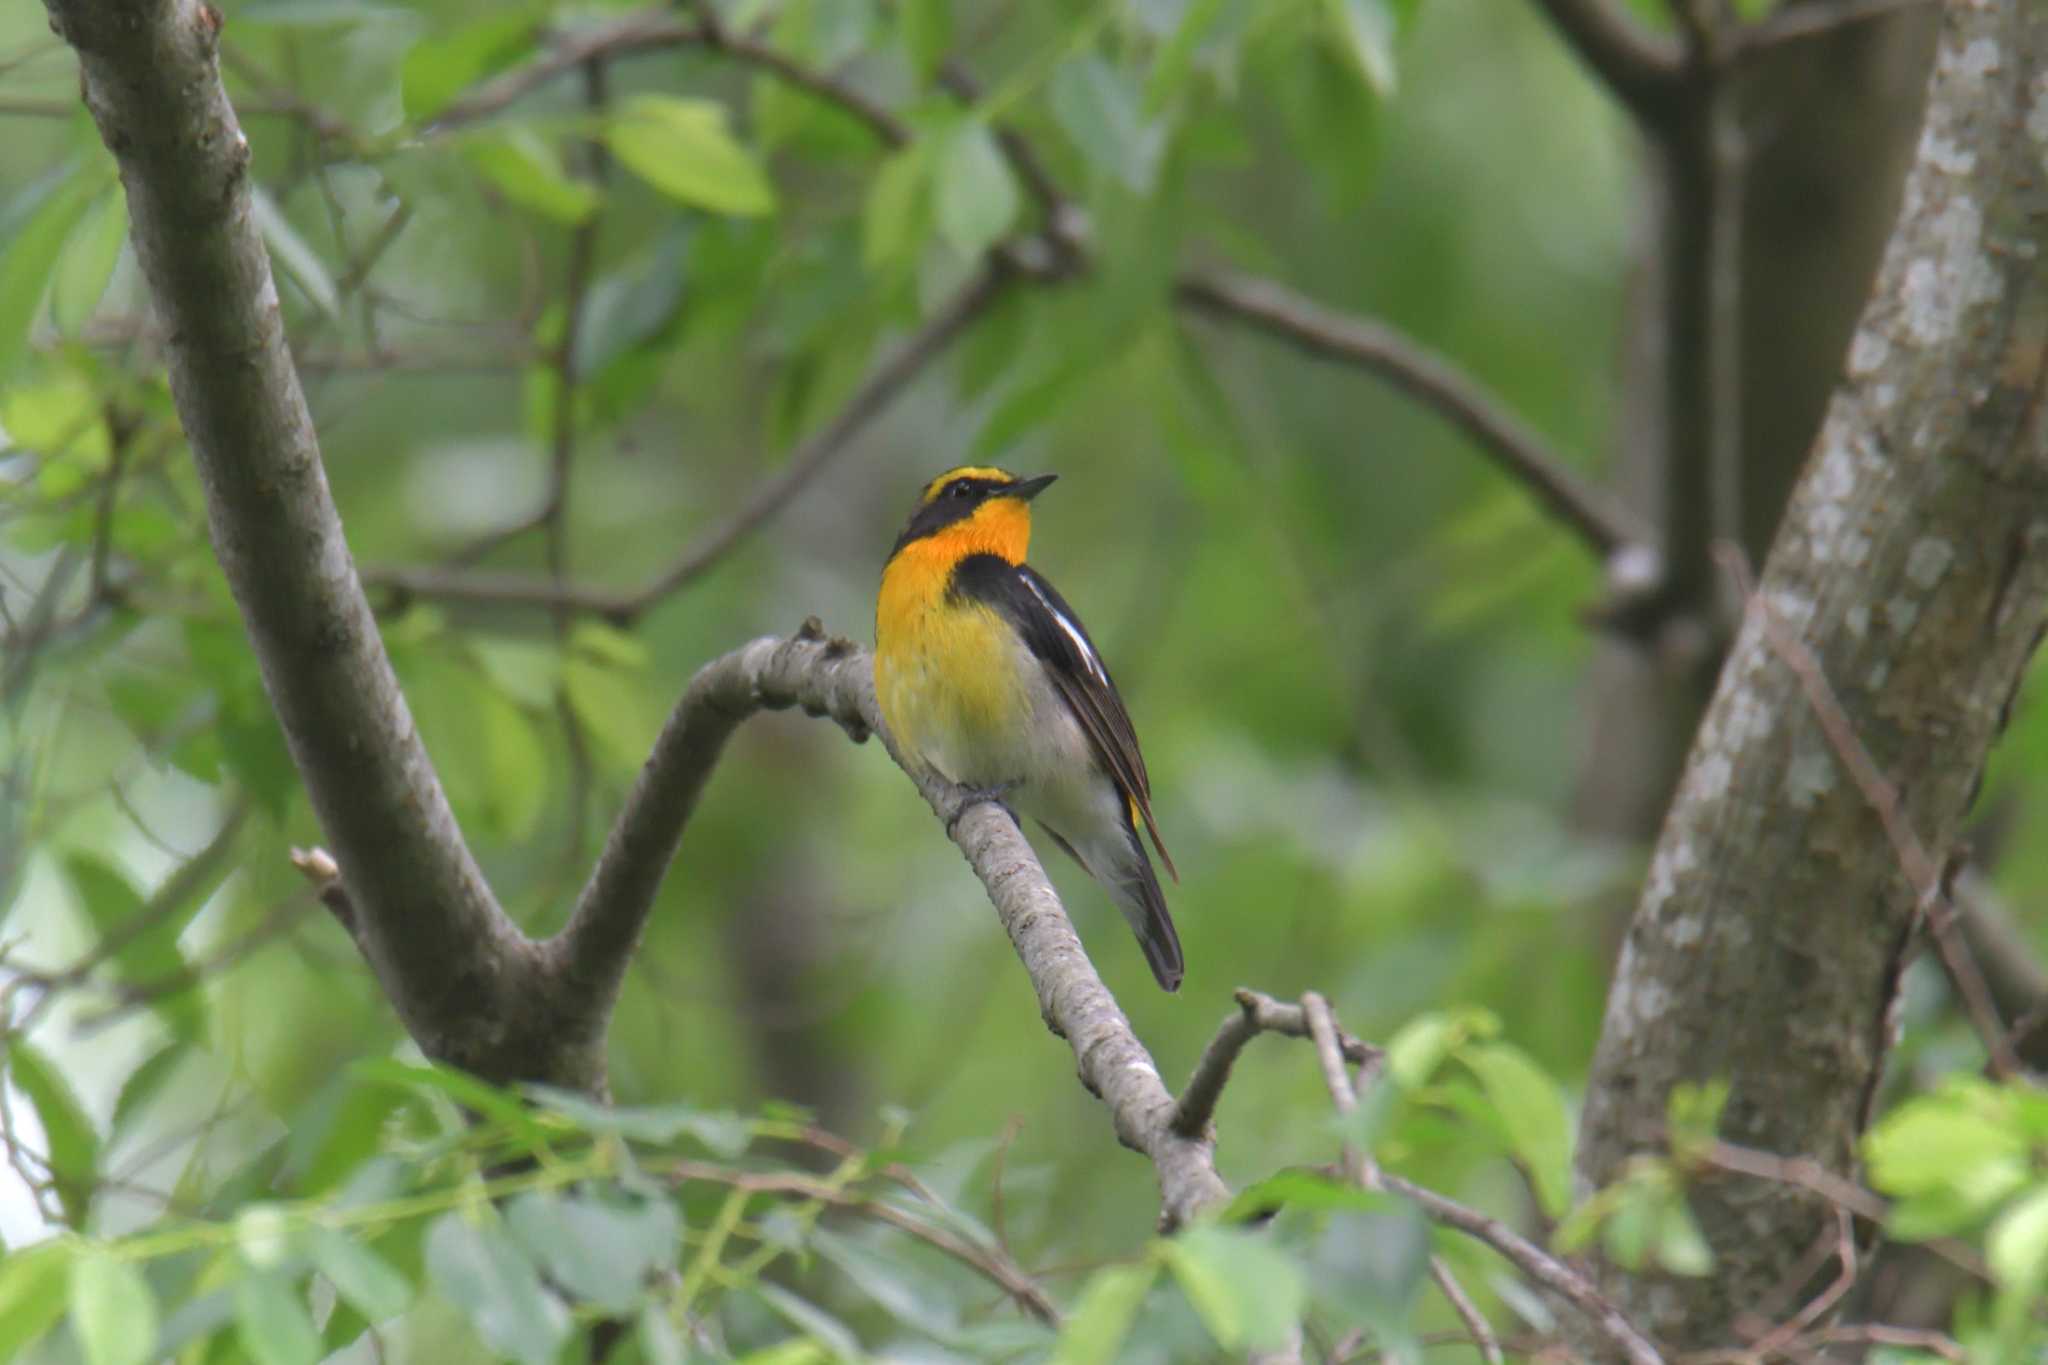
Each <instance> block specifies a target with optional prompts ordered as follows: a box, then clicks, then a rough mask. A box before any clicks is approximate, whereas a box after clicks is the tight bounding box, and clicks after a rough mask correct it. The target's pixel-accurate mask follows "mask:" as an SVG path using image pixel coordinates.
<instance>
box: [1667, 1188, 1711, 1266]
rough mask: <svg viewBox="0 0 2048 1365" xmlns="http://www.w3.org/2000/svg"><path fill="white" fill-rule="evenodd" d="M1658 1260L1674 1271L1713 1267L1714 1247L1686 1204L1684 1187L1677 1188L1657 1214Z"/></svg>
mask: <svg viewBox="0 0 2048 1365" xmlns="http://www.w3.org/2000/svg"><path fill="white" fill-rule="evenodd" d="M1657 1264H1658V1265H1660V1266H1662V1267H1663V1268H1664V1269H1665V1270H1668V1271H1670V1272H1671V1273H1672V1274H1673V1275H1692V1276H1698V1275H1705V1274H1708V1273H1709V1272H1711V1271H1712V1270H1713V1268H1714V1249H1713V1248H1712V1247H1711V1246H1708V1245H1707V1238H1706V1234H1704V1233H1702V1232H1701V1231H1700V1225H1699V1222H1698V1220H1697V1219H1695V1218H1694V1217H1693V1216H1692V1210H1691V1209H1690V1208H1688V1207H1687V1206H1686V1202H1685V1193H1684V1191H1682V1190H1679V1189H1676V1188H1673V1189H1672V1191H1671V1197H1670V1198H1669V1199H1668V1200H1666V1201H1665V1203H1664V1207H1663V1209H1662V1210H1661V1211H1660V1212H1659V1214H1658V1217H1657Z"/></svg>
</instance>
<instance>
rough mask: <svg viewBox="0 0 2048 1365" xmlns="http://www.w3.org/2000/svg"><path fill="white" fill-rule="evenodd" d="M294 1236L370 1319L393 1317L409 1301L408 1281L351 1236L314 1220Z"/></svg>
mask: <svg viewBox="0 0 2048 1365" xmlns="http://www.w3.org/2000/svg"><path fill="white" fill-rule="evenodd" d="M298 1238H299V1244H300V1248H301V1249H302V1250H303V1251H304V1252H305V1254H306V1257H307V1259H308V1260H310V1261H311V1262H312V1263H313V1267H314V1269H316V1270H318V1271H319V1272H320V1273H321V1274H322V1275H325V1276H326V1277H327V1280H328V1283H330V1284H332V1285H333V1286H334V1291H335V1292H336V1293H337V1294H339V1295H341V1297H342V1298H344V1299H347V1300H348V1301H349V1302H350V1303H351V1304H353V1305H354V1306H355V1309H356V1311H357V1312H359V1313H361V1314H362V1315H363V1317H364V1318H366V1319H368V1320H369V1321H370V1322H372V1323H378V1322H383V1321H385V1320H386V1319H389V1318H395V1317H397V1316H398V1315H399V1314H400V1313H403V1312H404V1311H405V1310H406V1308H407V1307H409V1306H410V1305H411V1303H412V1282H411V1281H410V1280H408V1279H406V1278H405V1276H403V1275H401V1274H399V1273H398V1271H397V1270H395V1269H394V1268H393V1267H392V1265H391V1263H390V1262H389V1261H387V1260H385V1259H384V1258H383V1257H382V1256H379V1255H378V1254H377V1253H376V1252H374V1251H372V1250H370V1248H369V1247H367V1246H365V1245H363V1243H361V1242H359V1241H357V1240H356V1239H355V1238H353V1237H350V1236H348V1235H347V1234H345V1233H341V1232H337V1231H335V1230H334V1229H333V1228H329V1227H322V1226H320V1225H318V1224H309V1225H306V1226H303V1227H301V1228H300V1229H299V1230H298Z"/></svg>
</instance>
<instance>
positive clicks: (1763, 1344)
mask: <svg viewBox="0 0 2048 1365" xmlns="http://www.w3.org/2000/svg"><path fill="white" fill-rule="evenodd" d="M1829 1258H1832V1259H1833V1260H1835V1262H1836V1263H1837V1266H1838V1270H1837V1272H1836V1274H1835V1278H1834V1279H1833V1280H1830V1281H1829V1282H1828V1286H1827V1288H1825V1289H1823V1290H1821V1292H1820V1293H1818V1294H1816V1295H1814V1296H1813V1298H1812V1299H1811V1300H1809V1301H1808V1302H1807V1303H1806V1305H1805V1306H1804V1307H1803V1308H1801V1309H1800V1310H1799V1311H1798V1312H1797V1313H1795V1314H1793V1315H1792V1317H1791V1318H1789V1319H1788V1320H1786V1321H1785V1322H1783V1323H1781V1324H1779V1325H1778V1326H1777V1327H1775V1328H1773V1329H1771V1330H1770V1331H1768V1332H1766V1333H1764V1334H1763V1335H1762V1336H1761V1337H1759V1338H1757V1340H1756V1343H1755V1344H1754V1345H1753V1346H1751V1347H1750V1353H1751V1358H1752V1359H1754V1360H1756V1361H1757V1362H1759V1365H1760V1363H1761V1362H1762V1361H1764V1360H1767V1359H1769V1358H1770V1356H1771V1355H1772V1354H1773V1353H1774V1352H1778V1351H1782V1350H1784V1349H1785V1347H1786V1346H1788V1345H1789V1344H1790V1343H1792V1342H1794V1341H1796V1340H1798V1339H1799V1338H1800V1337H1801V1336H1803V1335H1804V1334H1805V1333H1806V1331H1807V1329H1808V1328H1810V1327H1812V1326H1813V1324H1814V1323H1815V1322H1816V1321H1817V1320H1819V1318H1820V1317H1821V1316H1822V1315H1823V1314H1825V1313H1827V1312H1828V1311H1829V1310H1831V1309H1832V1308H1834V1306H1835V1305H1836V1304H1838V1303H1840V1302H1841V1301H1842V1296H1843V1295H1845V1294H1847V1293H1848V1292H1849V1291H1850V1290H1851V1289H1854V1288H1855V1287H1856V1225H1855V1223H1854V1221H1853V1220H1852V1219H1851V1218H1850V1215H1849V1211H1848V1210H1847V1209H1843V1208H1837V1209H1836V1210H1835V1239H1834V1245H1833V1246H1832V1247H1831V1248H1829V1249H1828V1251H1827V1252H1826V1253H1825V1254H1824V1255H1823V1257H1822V1260H1821V1262H1820V1265H1825V1264H1827V1261H1828V1259H1829ZM1819 1268H1820V1267H1819V1266H1818V1265H1817V1266H1815V1267H1814V1269H1815V1270H1816V1271H1817V1270H1818V1269H1819ZM1804 1278H1805V1277H1802V1281H1801V1282H1804Z"/></svg>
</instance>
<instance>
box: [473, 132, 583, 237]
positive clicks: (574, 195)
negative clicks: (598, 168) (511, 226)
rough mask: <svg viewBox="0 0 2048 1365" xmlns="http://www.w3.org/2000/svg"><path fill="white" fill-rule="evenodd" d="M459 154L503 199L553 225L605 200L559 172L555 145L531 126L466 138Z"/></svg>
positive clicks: (573, 218) (580, 216)
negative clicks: (553, 222) (538, 215)
mask: <svg viewBox="0 0 2048 1365" xmlns="http://www.w3.org/2000/svg"><path fill="white" fill-rule="evenodd" d="M462 157H463V159H464V160H465V161H467V162H469V164H470V165H471V166H474V167H475V168H476V170H477V173H478V174H479V175H481V176H483V178H484V179H486V180H488V181H490V182H491V183H492V184H493V185H495V186H497V187H498V190H499V192H500V193H502V194H503V195H504V196H505V197H506V198H507V199H509V200H511V201H512V202H513V203H515V204H517V205H519V206H520V207H521V208H527V209H532V210H533V211H534V212H535V213H538V214H540V215H541V216H542V217H544V218H552V219H553V220H554V221H556V222H558V223H580V222H583V221H584V220H585V219H587V218H589V217H590V215H591V214H593V213H595V212H597V206H598V204H599V203H601V202H602V201H603V199H604V195H603V192H602V191H600V190H599V189H598V188H597V186H595V185H593V184H591V183H590V182H589V181H586V180H578V179H577V178H576V177H574V176H572V175H570V174H569V173H568V172H567V171H566V170H564V169H563V167H562V158H561V156H560V154H559V153H558V152H557V151H556V150H555V147H554V145H553V144H552V143H550V142H548V140H547V139H545V138H543V137H542V136H541V135H540V134H538V133H536V132H534V131H533V130H532V129H531V128H525V127H518V126H514V127H509V128H504V129H500V130H498V131H495V132H492V133H488V134H484V135H481V136H477V137H471V138H467V139H465V140H464V141H463V143H462Z"/></svg>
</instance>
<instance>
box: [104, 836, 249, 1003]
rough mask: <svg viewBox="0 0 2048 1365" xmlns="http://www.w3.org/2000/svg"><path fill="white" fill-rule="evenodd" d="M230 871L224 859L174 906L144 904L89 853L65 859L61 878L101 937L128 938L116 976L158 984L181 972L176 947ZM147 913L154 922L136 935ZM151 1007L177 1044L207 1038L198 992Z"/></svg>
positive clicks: (203, 999)
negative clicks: (215, 869)
mask: <svg viewBox="0 0 2048 1365" xmlns="http://www.w3.org/2000/svg"><path fill="white" fill-rule="evenodd" d="M229 870H230V867H229V864H228V863H227V862H226V861H225V860H223V861H222V863H221V865H220V867H219V868H218V870H217V872H209V873H208V875H206V876H205V877H204V878H201V879H200V881H199V883H198V884H196V885H193V886H190V887H186V888H184V890H185V892H186V894H185V895H184V896H183V897H181V898H180V899H179V900H178V901H177V902H176V903H174V904H152V905H147V906H146V905H145V902H144V901H143V899H142V897H141V896H140V895H139V894H137V893H136V891H135V888H134V887H132V886H130V885H129V884H128V879H127V878H126V877H125V876H124V875H122V874H121V873H120V872H118V871H116V870H115V869H114V868H113V867H112V866H110V865H109V864H107V863H105V862H103V861H101V860H100V859H99V858H97V857H95V856H93V855H92V854H90V853H73V854H70V855H68V856H67V857H66V858H65V859H64V875H65V877H66V878H67V879H68V880H69V881H70V883H71V889H72V890H73V891H75V892H76V893H77V894H78V900H79V903H80V904H81V905H82V906H83V907H84V908H85V912H86V914H87V915H88V916H89V917H90V918H91V919H92V922H93V927H94V928H95V929H97V930H98V931H99V933H100V936H101V937H102V938H107V937H109V936H111V935H122V936H126V937H127V941H126V942H124V943H123V944H122V945H121V947H120V950H119V951H118V952H116V953H115V954H114V956H113V961H112V965H113V969H114V972H115V974H116V975H117V976H119V977H120V978H121V979H122V980H124V981H126V982H128V983H129V984H131V985H145V984H148V983H152V982H157V981H161V980H164V979H166V978H168V977H170V976H172V975H174V974H176V973H179V972H182V971H184V970H185V967H186V962H185V954H184V952H183V951H182V950H181V949H180V948H179V947H178V935H179V934H181V933H183V932H184V930H185V926H186V925H188V924H190V923H191V922H192V917H193V916H194V915H196V914H197V913H198V912H199V910H200V908H201V907H202V906H204V905H205V904H206V898H207V896H209V895H210V894H212V892H213V890H214V888H215V887H217V886H218V885H219V884H220V881H221V879H222V878H224V877H225V876H226V875H227V873H228V871H229ZM145 914H147V915H150V916H152V917H154V921H155V922H154V923H152V924H150V925H149V926H148V927H147V928H146V929H143V930H141V931H140V932H135V927H136V925H137V924H138V923H139V917H141V916H143V915H145ZM131 935H132V936H131ZM151 1009H152V1011H153V1012H154V1013H155V1014H156V1016H157V1017H158V1018H159V1019H162V1020H163V1021H164V1023H165V1025H166V1026H167V1027H169V1029H170V1031H171V1036H172V1037H174V1038H176V1039H178V1040H179V1041H180V1042H186V1043H196V1042H198V1041H200V1040H201V1039H202V1038H203V1037H204V1036H205V1033H206V997H205V996H204V995H202V994H201V993H200V992H198V991H196V990H181V991H173V992H171V993H170V994H168V995H162V996H159V997H157V998H156V999H155V1000H154V1001H153V1002H152V1003H151Z"/></svg>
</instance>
